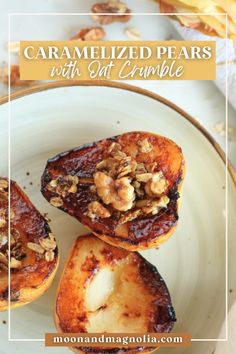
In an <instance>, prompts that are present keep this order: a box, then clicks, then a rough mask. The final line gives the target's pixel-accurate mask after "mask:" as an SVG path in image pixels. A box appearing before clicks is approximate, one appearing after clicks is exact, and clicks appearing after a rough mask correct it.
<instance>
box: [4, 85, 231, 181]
mask: <svg viewBox="0 0 236 354" xmlns="http://www.w3.org/2000/svg"><path fill="white" fill-rule="evenodd" d="M73 86H96V87H109V88H116V89H121V90H124V91H130V92H134V93H136V94H139V95H143V96H146V97H149V98H151V99H154V100H155V101H158V102H160V103H162V104H164V105H165V106H167V107H169V108H171V109H172V110H174V111H176V112H177V113H179V114H180V116H181V117H182V118H184V119H186V120H187V121H188V122H190V123H191V124H192V125H193V126H194V127H195V128H196V129H198V130H199V131H200V132H201V133H202V134H203V135H204V136H205V138H206V139H207V140H208V141H209V142H210V144H211V145H212V146H213V147H214V149H215V151H216V152H217V153H218V155H219V156H220V158H221V159H222V160H223V162H224V164H225V165H226V161H227V164H228V172H229V175H230V177H231V178H232V181H233V183H234V186H235V187H236V171H235V169H234V167H233V165H232V163H231V161H230V160H229V159H226V154H225V152H224V151H223V149H222V148H221V146H220V145H219V144H218V143H217V142H216V140H215V139H214V138H213V136H212V135H211V134H210V133H209V132H208V131H207V129H206V128H205V127H204V126H203V125H202V124H200V123H199V122H198V121H197V120H196V119H195V118H194V117H193V116H191V115H190V114H189V113H187V112H186V111H185V110H183V109H182V108H180V107H179V106H178V105H177V104H175V103H173V102H172V101H170V100H168V99H167V98H165V97H163V96H160V95H159V94H157V93H154V92H152V91H149V90H147V89H144V88H141V87H138V86H135V85H130V84H127V83H123V82H115V81H106V80H94V81H92V80H83V81H77V80H59V81H53V82H47V83H40V84H37V85H32V86H30V87H27V88H24V89H20V90H18V91H16V92H13V93H10V95H5V96H2V97H0V106H1V105H3V104H6V103H9V102H10V101H13V100H16V99H18V98H22V97H24V96H28V95H30V94H34V93H38V92H42V91H47V90H50V89H55V88H61V87H73Z"/></svg>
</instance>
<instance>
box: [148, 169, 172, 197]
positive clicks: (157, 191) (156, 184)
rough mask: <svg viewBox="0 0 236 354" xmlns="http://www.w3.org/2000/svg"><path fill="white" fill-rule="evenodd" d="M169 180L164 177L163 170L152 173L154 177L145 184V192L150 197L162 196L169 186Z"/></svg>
mask: <svg viewBox="0 0 236 354" xmlns="http://www.w3.org/2000/svg"><path fill="white" fill-rule="evenodd" d="M168 185H169V182H168V181H167V179H166V178H165V177H164V175H163V173H162V172H156V173H154V174H153V175H152V178H151V179H150V180H148V181H147V183H146V185H145V192H146V193H147V195H149V196H150V197H154V196H160V195H161V194H163V193H164V192H165V191H166V190H167V188H168Z"/></svg>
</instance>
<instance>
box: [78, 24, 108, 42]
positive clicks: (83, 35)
mask: <svg viewBox="0 0 236 354" xmlns="http://www.w3.org/2000/svg"><path fill="white" fill-rule="evenodd" d="M105 36H106V32H105V31H104V29H103V28H102V27H90V28H82V29H81V30H80V31H79V32H78V33H77V34H76V35H74V36H73V37H72V38H71V40H78V41H99V40H101V39H103V38H104V37H105Z"/></svg>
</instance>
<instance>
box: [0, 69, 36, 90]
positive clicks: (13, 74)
mask: <svg viewBox="0 0 236 354" xmlns="http://www.w3.org/2000/svg"><path fill="white" fill-rule="evenodd" d="M0 77H1V79H2V82H3V83H4V84H5V85H8V81H9V74H8V67H7V66H6V67H4V68H2V69H0ZM32 82H34V81H32V80H21V79H20V67H19V65H15V64H14V65H11V67H10V85H11V86H12V87H18V86H29V85H31V84H32Z"/></svg>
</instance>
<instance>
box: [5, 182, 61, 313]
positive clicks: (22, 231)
mask: <svg viewBox="0 0 236 354" xmlns="http://www.w3.org/2000/svg"><path fill="white" fill-rule="evenodd" d="M8 201H9V182H8V180H7V179H4V178H1V179H0V311H3V310H6V309H7V308H8V292H9V289H8V266H9V265H10V274H11V282H10V304H11V308H14V307H18V306H21V305H24V304H27V303H29V302H31V301H33V300H35V299H36V298H38V297H39V296H40V295H42V294H43V293H44V292H45V291H46V290H47V289H48V287H49V286H50V284H51V282H52V280H53V278H54V275H55V273H56V269H57V265H58V249H57V244H56V241H55V239H54V236H53V234H52V233H51V230H50V227H49V225H48V223H47V221H46V220H45V219H44V217H43V216H42V215H41V214H40V213H39V211H38V210H37V209H36V208H35V207H34V206H33V204H32V203H31V201H30V200H29V198H28V197H27V196H26V195H25V193H24V192H23V191H22V190H21V189H20V187H19V186H18V185H17V184H16V182H13V181H11V182H10V213H9V212H8ZM9 219H10V221H9ZM9 223H10V232H9V228H8V226H9ZM8 236H9V237H8ZM8 238H9V239H10V255H9V244H8ZM9 261H10V262H9Z"/></svg>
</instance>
